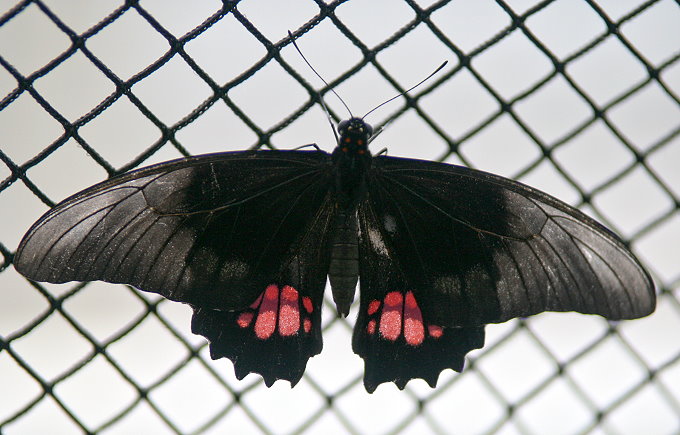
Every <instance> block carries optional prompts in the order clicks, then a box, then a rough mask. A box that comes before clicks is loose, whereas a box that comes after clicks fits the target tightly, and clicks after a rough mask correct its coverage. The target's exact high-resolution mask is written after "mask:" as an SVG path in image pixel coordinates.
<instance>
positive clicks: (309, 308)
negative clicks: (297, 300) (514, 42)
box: [302, 296, 314, 314]
mask: <svg viewBox="0 0 680 435" xmlns="http://www.w3.org/2000/svg"><path fill="white" fill-rule="evenodd" d="M302 305H304V307H305V310H307V313H309V314H312V311H314V305H312V300H311V299H309V298H308V297H307V296H305V297H303V298H302Z"/></svg>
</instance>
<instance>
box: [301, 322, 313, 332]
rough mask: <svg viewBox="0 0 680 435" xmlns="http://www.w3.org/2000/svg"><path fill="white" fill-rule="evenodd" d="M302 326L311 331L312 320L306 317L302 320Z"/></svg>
mask: <svg viewBox="0 0 680 435" xmlns="http://www.w3.org/2000/svg"><path fill="white" fill-rule="evenodd" d="M302 326H303V327H304V328H305V332H306V333H309V331H311V330H312V321H311V320H309V319H305V320H303V321H302Z"/></svg>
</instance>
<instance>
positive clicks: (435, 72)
mask: <svg viewBox="0 0 680 435" xmlns="http://www.w3.org/2000/svg"><path fill="white" fill-rule="evenodd" d="M447 63H449V61H448V60H445V61H444V63H442V64H441V65H439V67H437V69H436V70H434V71H433V72H432V73H430V75H429V76H427V77H425V78H424V79H422V80H421V81H419V82H418V83H416V84H415V85H413V86H411V87H410V88H408V89H406V90H405V91H404V92H401V93H400V94H398V95H395V96H394V97H392V98H390V99H389V100H387V101H385V102H383V103H380V104H378V105H377V106H376V107H374V108H372V109H371V110H369V111H368V113H366V114H365V115H364V116H362V117H361V119H362V120H363V119H364V118H366V117H367V116H368V115H370V114H371V113H373V112H375V111H376V110H378V109H380V108H381V107H382V106H384V105H385V104H387V103H389V102H391V101H393V100H396V99H397V98H399V97H401V96H402V95H406V94H408V93H409V92H411V91H412V90H414V89H415V88H417V87H418V86H420V85H422V84H423V83H425V82H426V81H428V80H429V79H430V77H432V76H433V75H435V74H437V73H438V72H439V71H441V70H442V68H444V67H445V66H446V64H447ZM348 110H349V109H348ZM381 130H382V129H381ZM374 136H375V135H374Z"/></svg>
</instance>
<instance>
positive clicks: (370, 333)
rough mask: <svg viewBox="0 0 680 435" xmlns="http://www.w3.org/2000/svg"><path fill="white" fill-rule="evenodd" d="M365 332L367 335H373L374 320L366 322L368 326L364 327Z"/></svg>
mask: <svg viewBox="0 0 680 435" xmlns="http://www.w3.org/2000/svg"><path fill="white" fill-rule="evenodd" d="M366 332H368V334H369V335H373V334H375V320H369V321H368V325H366Z"/></svg>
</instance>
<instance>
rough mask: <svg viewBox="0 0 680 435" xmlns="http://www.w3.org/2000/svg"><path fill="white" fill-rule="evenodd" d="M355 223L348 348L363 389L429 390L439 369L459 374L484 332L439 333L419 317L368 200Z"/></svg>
mask: <svg viewBox="0 0 680 435" xmlns="http://www.w3.org/2000/svg"><path fill="white" fill-rule="evenodd" d="M358 218H359V225H360V227H359V228H360V238H359V239H360V242H359V258H360V262H359V265H360V271H359V273H360V277H361V278H360V287H361V292H360V307H359V314H358V317H357V321H356V324H355V326H354V334H353V337H352V348H353V350H354V352H355V353H356V354H358V355H359V356H360V357H361V358H363V359H364V366H365V368H364V385H365V386H366V390H367V391H368V392H369V393H372V392H373V391H374V390H375V389H376V387H377V386H378V385H379V384H381V383H383V382H394V383H395V384H396V385H397V387H399V388H400V389H403V388H404V387H405V386H406V383H407V382H408V381H409V380H411V379H413V378H422V379H424V380H425V381H426V382H427V383H428V384H429V385H430V386H431V387H433V388H434V387H435V386H436V384H437V379H438V377H439V373H440V372H441V371H442V370H444V369H446V368H452V369H454V370H456V371H458V372H460V371H462V370H463V364H464V362H465V355H466V354H467V353H468V352H469V351H471V350H472V349H478V348H481V347H482V346H484V327H483V326H472V327H458V328H443V327H442V325H441V324H440V323H437V322H436V321H432V319H431V318H428V317H427V316H424V315H423V312H422V310H421V308H420V302H421V301H420V300H419V299H420V298H419V297H416V294H417V293H418V292H417V290H418V289H417V288H416V287H414V286H413V283H412V282H411V280H410V279H409V278H408V277H407V276H406V275H405V274H404V269H403V268H402V267H401V266H400V265H399V263H398V260H397V258H396V257H395V256H394V255H392V251H391V250H390V249H389V248H388V246H387V245H386V243H387V241H386V240H385V239H384V238H383V236H382V235H381V233H380V230H379V228H380V226H381V219H380V216H379V215H378V214H376V212H375V210H374V209H373V208H372V206H371V202H370V201H365V202H364V203H363V204H361V206H360V207H359V210H358ZM419 293H420V294H421V295H422V294H423V292H419Z"/></svg>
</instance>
